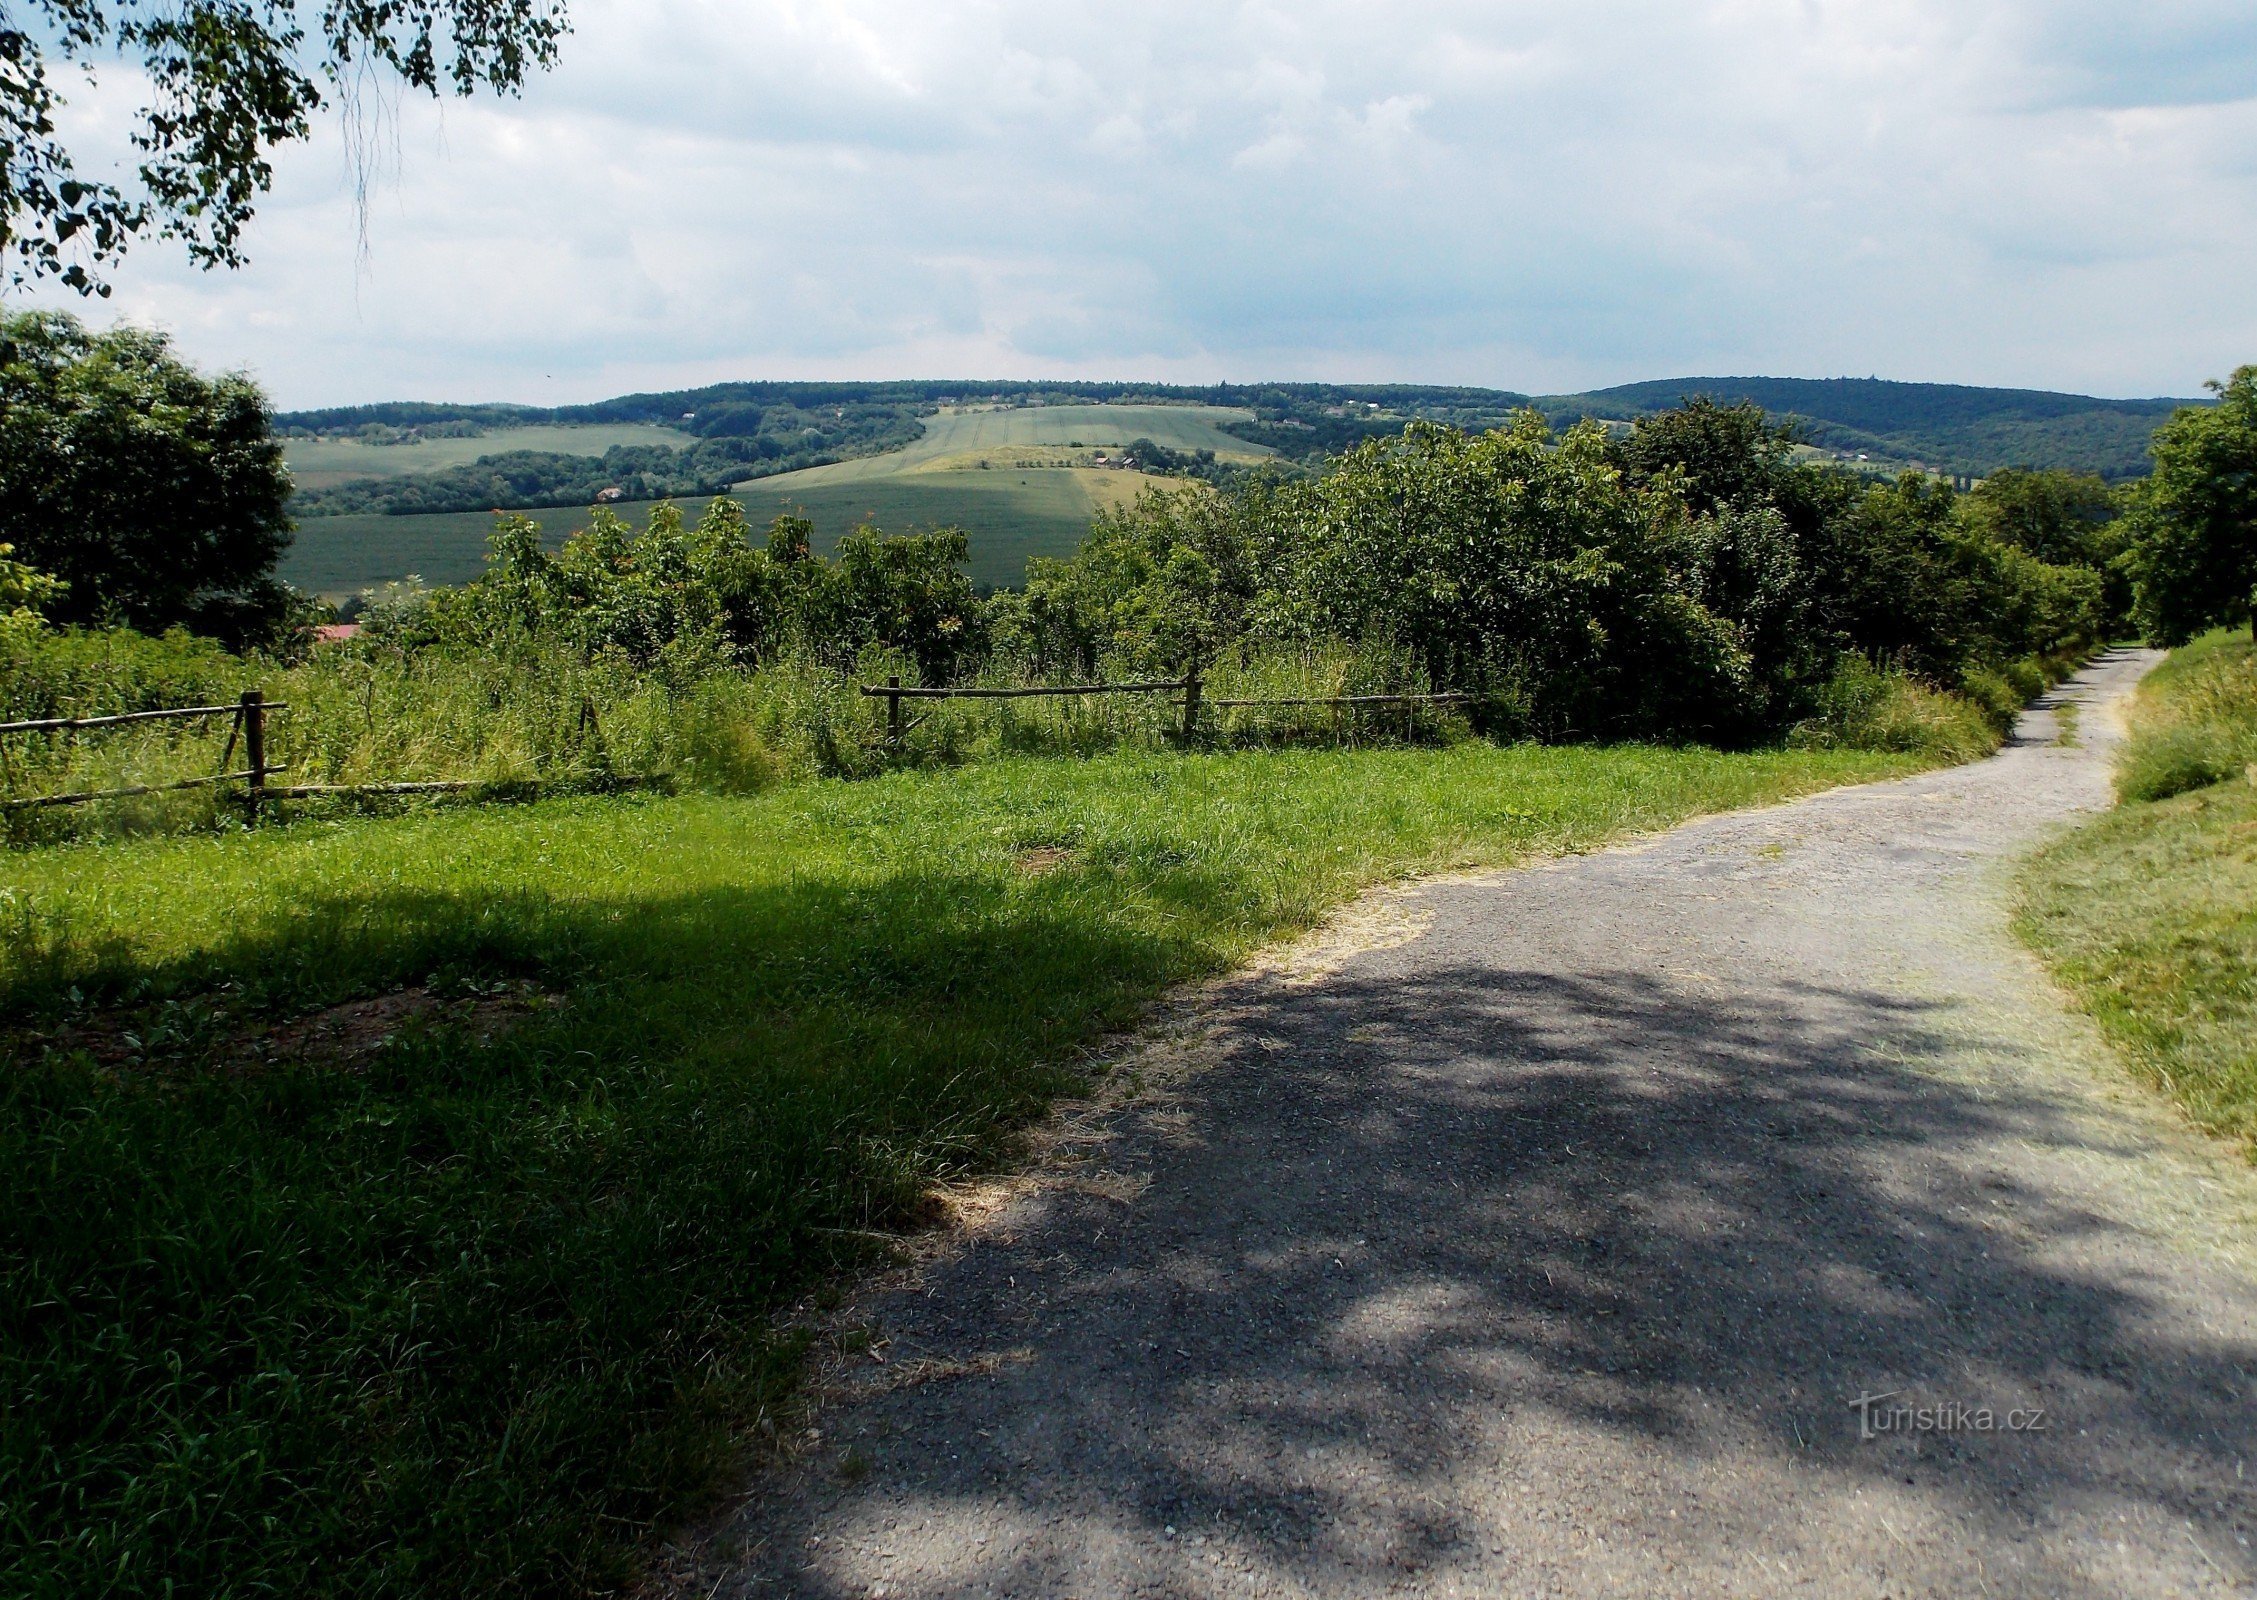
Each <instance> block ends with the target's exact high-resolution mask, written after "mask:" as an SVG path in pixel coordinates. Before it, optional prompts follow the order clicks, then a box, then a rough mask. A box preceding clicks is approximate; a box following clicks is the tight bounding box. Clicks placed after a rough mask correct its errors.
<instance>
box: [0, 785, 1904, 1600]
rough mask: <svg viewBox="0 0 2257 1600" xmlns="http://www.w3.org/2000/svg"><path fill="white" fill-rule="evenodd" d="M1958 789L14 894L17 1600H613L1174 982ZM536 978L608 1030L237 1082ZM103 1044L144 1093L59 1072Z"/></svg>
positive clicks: (340, 851) (612, 820) (536, 860)
mask: <svg viewBox="0 0 2257 1600" xmlns="http://www.w3.org/2000/svg"><path fill="white" fill-rule="evenodd" d="M1916 764H1918V763H1917V762H1916V761H1914V760H1913V759H1912V758H1908V757H1901V756H1898V757H1891V756H1878V755H1861V754H1853V753H1848V752H1839V751H1782V752H1772V753H1763V754H1754V755H1729V756H1728V755H1721V754H1717V753H1714V752H1711V751H1705V750H1698V749H1683V750H1662V749H1650V748H1617V749H1587V748H1567V749H1540V748H1535V747H1527V746H1521V747H1512V748H1504V749H1500V748H1497V747H1494V746H1490V745H1486V744H1479V743H1468V744H1462V745H1458V746H1454V747H1451V748H1448V749H1445V750H1441V751H1347V752H1286V753H1269V754H1257V753H1240V754H1228V755H1210V756H1180V755H1154V754H1122V755H1116V756H1111V757H1106V758H1102V759H1098V760H1094V761H1072V760H1004V761H997V762H993V763H990V764H985V765H981V766H977V767H973V768H969V769H964V770H959V771H952V772H921V773H901V774H896V775H893V776H890V777H886V778H882V779H878V780H874V781H870V782H866V783H858V784H845V783H815V784H801V785H795V786H791V787H787V788H783V789H778V790H774V791H771V792H770V793H768V794H765V795H761V796H757V797H754V798H750V799H738V800H732V799H721V798H708V797H698V798H686V799H673V800H641V801H636V800H593V799H583V800H575V801H555V802H549V803H545V804H541V805H535V806H527V807H522V808H514V809H511V808H497V809H488V810H480V811H470V812H463V811H453V812H448V811H433V812H424V813H420V814H414V815H408V816H402V817H396V818H391V819H383V820H368V819H363V820H355V821H345V822H332V823H304V824H299V825H297V826H293V827H289V828H281V829H273V830H269V831H263V832H259V833H255V834H248V835H245V834H236V835H232V836H221V837H213V836H204V837H199V838H193V839H150V840H141V841H137V842H134V843H130V844H125V845H107V846H99V847H96V846H71V847H64V848H57V849H48V850H41V851H26V852H20V853H17V854H13V855H8V856H5V857H0V927H4V929H5V932H4V933H0V1010H4V1014H5V1015H7V1016H9V1017H11V1018H13V1019H16V1022H17V1025H18V1026H19V1028H20V1027H30V1028H34V1029H38V1030H43V1031H44V1033H45V1034H46V1036H47V1040H48V1042H47V1043H45V1044H42V1043H40V1042H39V1041H37V1040H35V1039H32V1038H30V1037H28V1036H26V1035H24V1034H21V1033H19V1034H18V1035H17V1036H16V1037H15V1038H14V1039H13V1040H12V1041H11V1043H10V1044H9V1046H8V1051H9V1054H10V1056H11V1058H12V1059H11V1060H10V1061H9V1062H8V1074H7V1078H6V1080H5V1081H6V1084H7V1095H6V1115H5V1117H4V1119H0V1186H4V1193H5V1203H4V1204H0V1238H4V1240H5V1244H4V1247H0V1273H4V1274H5V1278H6V1289H5V1293H4V1294H0V1366H4V1367H5V1369H6V1370H5V1377H4V1383H5V1388H4V1390H0V1392H4V1393H6V1394H7V1395H8V1396H9V1397H10V1398H9V1404H8V1406H7V1408H6V1409H5V1411H0V1505H5V1507H6V1508H7V1516H6V1519H5V1532H4V1533H0V1541H4V1543H0V1588H4V1589H5V1592H7V1593H9V1594H11V1595H23V1596H31V1597H47V1596H56V1597H60V1596H66V1595H67V1596H88V1595H96V1594H118V1595H125V1594H134V1595H139V1594H149V1593H157V1592H161V1591H162V1590H163V1589H164V1588H165V1586H166V1585H168V1584H170V1585H177V1586H178V1590H179V1592H182V1593H193V1594H198V1595H210V1596H249V1595H271V1594H278V1593H279V1594H290V1595H369V1594H378V1593H386V1594H418V1595H462V1596H468V1595H476V1596H481V1597H486V1596H497V1595H513V1594H573V1593H587V1592H595V1591H600V1590H603V1589H605V1588H607V1587H608V1586H610V1585H613V1584H614V1583H616V1582H617V1581H619V1580H620V1579H621V1577H622V1574H624V1573H625V1572H627V1571H628V1569H629V1568H630V1567H631V1565H632V1562H633V1560H634V1557H635V1554H636V1552H637V1551H638V1549H640V1548H642V1547H643V1543H644V1541H645V1540H646V1539H647V1537H648V1531H649V1530H650V1529H651V1528H652V1527H654V1526H661V1525H664V1524H665V1523H666V1522H667V1521H669V1520H670V1519H674V1518H677V1517H680V1516H682V1515H684V1514H685V1513H687V1512H688V1511H690V1510H692V1509H694V1508H695V1507H696V1506H697V1504H698V1503H699V1502H700V1499H701V1497H702V1496H704V1495H705V1494H707V1493H708V1492H710V1491H711V1490H712V1488H713V1487H714V1486H715V1484H716V1483H717V1482H719V1481H721V1480H723V1479H724V1478H725V1477H726V1475H727V1473H728V1471H729V1469H730V1468H731V1466H732V1464H733V1463H734V1462H735V1461H737V1460H738V1459H739V1453H740V1448H741V1441H742V1440H743V1439H744V1438H745V1437H746V1433H747V1430H748V1429H749V1428H750V1426H751V1425H752V1423H753V1421H754V1419H755V1417H756V1416H757V1415H758V1414H759V1413H760V1411H761V1410H762V1408H763V1407H765V1406H768V1405H771V1404H773V1403H774V1401H775V1398H776V1395H777V1393H778V1386H779V1384H780V1383H781V1382H783V1381H785V1380H786V1379H787V1378H788V1375H789V1372H790V1368H791V1350H790V1348H789V1346H788V1345H786V1344H782V1343H779V1341H778V1340H777V1339H776V1337H775V1336H774V1335H773V1333H772V1332H771V1324H770V1322H769V1318H770V1316H771V1315H772V1313H773V1312H774V1311H775V1309H776V1308H777V1307H778V1306H779V1305H781V1304H783V1303H785V1301H786V1299H787V1297H788V1296H791V1295H793V1294H795V1293H799V1292H804V1291H805V1290H807V1289H808V1288H809V1287H810V1286H813V1285H816V1284H819V1283H820V1282H821V1281H822V1280H823V1279H824V1278H825V1277H826V1276H827V1275H829V1274H832V1273H835V1272H836V1271H837V1270H839V1269H840V1267H841V1266H842V1265H843V1264H845V1263H847V1262H848V1261H850V1260H852V1259H855V1258H856V1257H857V1256H858V1255H860V1254H861V1253H863V1252H865V1251H866V1250H867V1248H868V1245H867V1244H866V1243H865V1240H866V1238H867V1235H866V1233H865V1231H864V1230H870V1229H891V1228H895V1227H897V1226H900V1225H903V1224H905V1223H908V1222H911V1221H913V1220H914V1219H915V1218H916V1217H917V1216H918V1215H919V1212H920V1206H921V1204H922V1196H923V1194H924V1193H926V1192H927V1191H928V1188H929V1185H930V1184H931V1183H932V1182H933V1181H934V1180H935V1179H938V1178H943V1177H946V1176H950V1175H953V1174H960V1173H963V1172H967V1171H971V1170H975V1169H979V1168H983V1167H990V1166H992V1165H994V1164H995V1163H997V1162H998V1161H1000V1160H1003V1159H1005V1158H1006V1157H1007V1155H1008V1153H1009V1150H1010V1140H1011V1136H1012V1132H1013V1130H1014V1129H1015V1128H1017V1127H1020V1126H1022V1125H1023V1124H1024V1123H1025V1122H1026V1120H1027V1119H1028V1118H1030V1117H1032V1116H1034V1115H1035V1114H1037V1113H1038V1112H1039V1111H1040V1110H1041V1109H1042V1108H1043V1106H1044V1104H1045V1103H1046V1102H1047V1100H1048V1099H1049V1098H1050V1097H1051V1096H1052V1095H1053V1094H1055V1093H1056V1092H1058V1091H1060V1090H1061V1089H1064V1088H1066V1087H1068V1086H1070V1085H1072V1084H1073V1083H1075V1082H1076V1081H1077V1065H1076V1064H1077V1063H1078V1062H1079V1061H1081V1060H1082V1059H1083V1057H1084V1052H1086V1051H1087V1050H1088V1049H1089V1048H1090V1047H1091V1046H1092V1045H1094V1044H1096V1043H1097V1042H1098V1041H1099V1040H1100V1039H1101V1038H1102V1037H1103V1036H1104V1034H1105V1033H1106V1031H1107V1030H1109V1029H1116V1028H1119V1027H1121V1026H1123V1025H1125V1024H1128V1023H1130V1022H1132V1021H1133V1020H1134V1019H1135V1017H1136V1016H1137V1015H1138V1013H1139V1009H1140V1008H1141V1007H1143V1006H1144V1005H1146V1004H1147V1003H1148V1002H1150V1001H1152V1000H1153V999H1154V998H1155V997H1157V996H1158V995H1159V994H1160V993H1161V992H1162V991H1164V990H1165V989H1167V988H1168V987H1169V986H1170V985H1173V984H1177V983H1180V982H1183V981H1185V980H1187V979H1191V978H1195V977H1198V976H1200V975H1202V974H1206V973H1212V972H1215V971H1217V970H1219V969H1221V968H1223V967H1226V966H1228V965H1230V964H1231V963H1233V962H1236V961H1238V960H1239V959H1241V958H1242V957H1244V956H1245V955H1246V954H1247V953H1248V952H1249V951H1251V950H1252V949H1254V948H1255V947H1256V946H1258V945H1261V944H1263V943H1265V942H1267V941H1270V940H1274V939H1276V938H1279V937H1281V936H1284V935H1287V934H1290V933H1292V932H1294V931H1296V930H1298V929H1301V928H1304V927H1307V926H1308V925H1310V924H1311V923H1312V922H1313V921H1315V920H1316V919H1318V918H1320V917H1321V916H1322V915H1323V914H1324V913H1325V912H1326V911H1327V910H1328V909H1329V908H1330V907H1332V906H1334V905H1336V904H1338V903H1339V902H1340V901H1341V900H1343V899H1344V898H1345V897H1347V896H1349V895H1351V894H1352V893H1354V892H1355V891H1356V890H1357V889H1358V888H1360V887H1362V886H1363V885H1366V884H1369V883H1371V882H1373V881H1375V880H1380V879H1384V878H1387V877H1389V876H1391V875H1395V874H1399V873H1403V872H1408V871H1413V870H1417V869H1422V868H1439V867H1447V866H1452V865H1458V864H1466V863H1475V862H1503V861H1510V860H1514V859H1518V858H1521V857H1524V856H1527V855H1530V854H1537V853H1545V852H1556V851H1562V850H1573V849H1579V848H1584V847H1587V846H1590V845H1593V844H1596V843H1598V842H1600V841H1601V840H1604V839H1606V838H1608V837H1610V836H1613V835H1616V834H1619V833H1621V832H1623V831H1625V830H1631V829H1640V828H1650V827H1656V826H1660V825H1663V824H1666V823H1669V822H1673V821H1675V820H1678V819H1680V818H1682V817H1685V816H1688V815H1691V814H1694V813H1697V812H1701V811H1706V810H1711V809H1716V808H1721V807H1727V806H1737V805H1747V804H1754V803H1761V802H1767V801H1773V800H1778V799H1781V798H1785V797H1787V796H1790V795H1794V794H1798V793H1803V792H1807V791H1809V790H1812V789H1816V788H1820V787H1824V786H1827V785H1831V784H1835V783H1841V782H1847V781H1857V780H1864V779H1870V778H1876V777H1881V776H1886V775H1890V774H1893V773H1897V772H1901V771H1904V770H1908V769H1909V768H1910V767H1912V766H1914V765H1916ZM1037 847H1048V848H1050V849H1052V850H1063V851H1065V852H1067V854H1066V855H1065V857H1064V860H1063V864H1062V865H1061V866H1059V867H1058V869H1057V870H1054V871H1050V872H1047V873H1044V874H1041V875H1032V874H1029V873H1027V872H1025V871H1022V870H1021V868H1020V859H1021V856H1022V853H1023V852H1026V851H1029V850H1032V849H1035V848H1037ZM504 982H532V983H535V984H538V985H540V986H542V987H543V988H545V989H547V990H549V991H551V992H553V993H555V994H556V995H558V996H560V997H562V1000H563V1003H562V1004H561V1005H560V1006H559V1007H557V1008H555V1009H553V1010H547V1011H543V1012H541V1013H538V1014H537V1015H536V1016H535V1018H534V1019H532V1020H530V1021H527V1022H526V1023H524V1024H523V1025H521V1026H520V1027H519V1028H518V1029H516V1030H515V1031H514V1032H511V1033H509V1034H506V1035H504V1036H503V1037H501V1038H500V1039H499V1040H498V1041H496V1042H494V1043H491V1044H490V1045H485V1046H480V1045H478V1044H477V1043H475V1042H474V1041H473V1040H472V1039H471V1038H470V1037H468V1036H467V1035H466V1034H465V1033H463V1032H461V1031H449V1030H447V1029H445V1028H432V1029H429V1030H425V1031H418V1030H417V1029H414V1028H410V1029H407V1030H404V1031H403V1032H402V1034H401V1035H400V1036H399V1037H397V1038H396V1039H394V1040H393V1041H392V1042H391V1043H390V1044H389V1045H387V1046H385V1047H384V1048H383V1049H381V1050H380V1051H379V1052H378V1053H377V1054H376V1055H375V1056H373V1057H371V1058H368V1059H366V1060H362V1061H359V1062H354V1063H339V1062H335V1061H330V1062H323V1061H311V1062H300V1063H295V1064H292V1063H287V1062H284V1063H268V1064H263V1065H262V1064H259V1063H258V1062H257V1061H256V1059H255V1058H244V1057H242V1056H241V1055H240V1054H239V1053H237V1052H235V1050H234V1047H232V1046H231V1045H230V1043H229V1041H230V1040H233V1039H239V1038H240V1037H241V1036H242V1035H243V1034H244V1033H245V1032H246V1030H252V1029H255V1028H257V1027H259V1026H263V1025H265V1024H268V1023H271V1022H272V1021H274V1020H275V1019H280V1018H286V1017H290V1016H293V1015H297V1014H300V1013H303V1012H304V1011H306V1010H307V1009H308V1008H310V1007H316V1006H321V1005H324V1004H328V1003H332V1002H337V1001H341V1000H345V999H348V998H350V997H354V996H361V995H368V994H372V993H378V992H382V991H384V990H386V989H388V988H390V987H392V986H395V985H403V984H405V985H413V984H419V983H428V984H431V985H433V986H434V987H436V988H438V989H440V990H442V991H446V992H464V993H476V992H481V991H486V990H490V988H491V987H492V986H493V985H495V984H499V983H504ZM103 1018H109V1019H112V1020H113V1021H116V1022H118V1023H120V1024H123V1025H125V1026H126V1027H127V1029H128V1031H129V1033H130V1037H131V1043H130V1044H126V1045H119V1046H118V1048H119V1049H122V1050H124V1051H125V1052H126V1056H127V1059H125V1060H123V1061H122V1062H115V1061H113V1062H112V1063H111V1064H109V1065H102V1064H99V1063H97V1061H96V1060H94V1059H93V1058H92V1057H91V1056H90V1055H89V1054H88V1053H87V1052H85V1051H84V1050H74V1049H73V1048H71V1047H70V1046H69V1043H68V1037H67V1035H59V1030H66V1029H68V1028H71V1027H74V1026H77V1027H84V1026H87V1025H90V1024H91V1023H93V1022H96V1021H99V1020H100V1019H103ZM117 1037H118V1038H121V1039H122V1038H124V1035H119V1036H117Z"/></svg>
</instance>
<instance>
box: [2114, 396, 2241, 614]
mask: <svg viewBox="0 0 2257 1600" xmlns="http://www.w3.org/2000/svg"><path fill="white" fill-rule="evenodd" d="M2212 387H2213V388H2214V389H2215V390H2216V391H2217V395H2218V404H2217V405H2215V406H2205V407H2190V408H2188V409H2186V410H2184V411H2181V412H2179V413H2178V414H2177V415H2176V416H2174V417H2173V418H2172V419H2171V420H2170V421H2169V422H2168V423H2166V424H2165V425H2164V426H2163V427H2162V429H2161V430H2159V431H2158V432H2157V434H2156V436H2155V471H2154V474H2153V476H2152V477H2150V478H2149V479H2148V481H2147V482H2146V483H2144V484H2141V485H2140V486H2138V487H2137V488H2136V489H2135V490H2134V491H2133V493H2132V498H2131V514H2130V516H2129V517H2128V518H2127V519H2126V520H2127V521H2128V522H2129V524H2130V529H2129V533H2130V538H2131V547H2132V553H2131V558H2130V566H2131V570H2132V573H2133V575H2134V578H2135V581H2136V583H2137V589H2138V599H2137V606H2138V611H2139V617H2140V621H2141V622H2142V623H2143V624H2144V625H2145V626H2146V628H2147V630H2148V632H2149V633H2150V634H2151V635H2152V636H2153V637H2154V638H2155V640H2156V641H2157V642H2158V643H2161V644H2182V643H2184V642H2185V641H2186V640H2188V639H2190V638H2192V637H2193V636H2194V635H2195V634H2197V633H2200V632H2201V631H2202V630H2203V629H2205V628H2209V627H2213V626H2216V625H2219V624H2222V623H2227V622H2247V623H2248V624H2249V627H2250V629H2251V633H2252V636H2253V637H2257V366H2250V367H2243V368H2241V369H2240V370H2239V371H2237V372H2236V373H2235V374H2234V375H2233V378H2232V380H2231V381H2230V382H2227V383H2222V384H2214V385H2212Z"/></svg>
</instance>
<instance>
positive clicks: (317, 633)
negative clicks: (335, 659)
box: [313, 622, 360, 645]
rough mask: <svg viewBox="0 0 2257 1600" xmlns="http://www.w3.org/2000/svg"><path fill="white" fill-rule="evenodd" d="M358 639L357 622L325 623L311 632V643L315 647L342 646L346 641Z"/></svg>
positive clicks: (358, 628) (358, 627) (358, 625)
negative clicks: (323, 645)
mask: <svg viewBox="0 0 2257 1600" xmlns="http://www.w3.org/2000/svg"><path fill="white" fill-rule="evenodd" d="M359 637H360V624H359V623H357V622H325V623H323V624H322V625H321V626H320V627H318V628H316V629H314V631H313V642H314V643H315V644H317V645H320V644H343V643H344V642H345V641H346V640H347V639H358V638H359Z"/></svg>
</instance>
